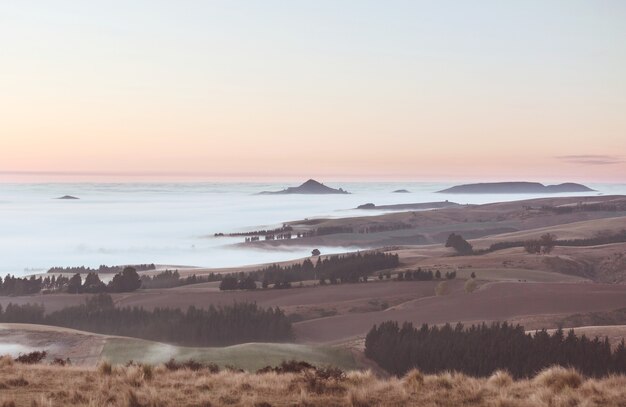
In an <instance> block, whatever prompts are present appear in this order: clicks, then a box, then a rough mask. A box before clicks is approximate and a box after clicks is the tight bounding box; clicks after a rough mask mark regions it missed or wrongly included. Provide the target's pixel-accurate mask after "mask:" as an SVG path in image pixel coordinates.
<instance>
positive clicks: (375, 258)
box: [220, 251, 400, 290]
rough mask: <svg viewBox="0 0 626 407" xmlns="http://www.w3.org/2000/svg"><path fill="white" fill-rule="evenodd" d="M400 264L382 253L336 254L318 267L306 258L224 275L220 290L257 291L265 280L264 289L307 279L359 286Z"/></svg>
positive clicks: (397, 258) (389, 255)
mask: <svg viewBox="0 0 626 407" xmlns="http://www.w3.org/2000/svg"><path fill="white" fill-rule="evenodd" d="M399 265H400V260H399V257H398V255H397V254H391V253H384V252H378V251H372V252H364V253H361V252H357V253H349V254H344V255H334V256H328V257H326V258H323V259H322V258H321V257H318V259H317V262H316V263H315V264H314V263H313V262H312V261H311V259H305V260H304V261H303V262H302V263H295V264H291V265H286V266H281V265H279V264H272V265H269V266H267V267H264V268H262V269H259V270H256V271H252V272H249V273H243V272H242V273H238V274H229V275H226V276H224V278H223V280H222V284H221V285H220V289H222V290H238V289H255V288H256V283H255V282H256V281H261V282H262V287H263V288H269V287H270V286H272V288H289V287H291V283H293V282H298V281H305V280H317V281H319V282H320V284H327V283H330V284H340V283H347V282H352V283H355V282H359V281H364V280H365V279H367V277H368V276H369V275H371V274H372V273H374V272H377V271H380V270H385V269H391V268H395V267H398V266H399Z"/></svg>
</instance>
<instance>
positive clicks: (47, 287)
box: [0, 267, 222, 296]
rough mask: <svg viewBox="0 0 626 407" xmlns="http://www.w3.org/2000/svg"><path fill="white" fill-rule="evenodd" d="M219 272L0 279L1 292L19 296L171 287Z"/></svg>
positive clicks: (130, 271)
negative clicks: (203, 274) (198, 274)
mask: <svg viewBox="0 0 626 407" xmlns="http://www.w3.org/2000/svg"><path fill="white" fill-rule="evenodd" d="M220 280H222V276H221V275H220V274H215V273H211V274H208V275H205V276H196V275H195V274H194V275H191V276H187V277H184V278H182V277H181V276H180V274H179V273H178V270H174V271H172V270H165V271H163V272H161V273H158V274H156V275H154V276H149V275H142V276H141V277H140V276H139V274H138V273H137V270H135V268H134V267H126V268H124V269H123V270H122V271H121V272H119V273H117V274H116V275H115V276H113V279H112V280H111V281H110V282H109V283H108V284H105V283H104V282H102V280H100V276H99V274H98V273H96V272H93V271H92V272H89V273H87V275H86V276H84V279H83V276H81V275H80V274H79V273H76V274H74V275H73V276H72V277H66V276H56V275H51V276H45V277H43V278H42V277H35V276H31V277H13V276H11V275H8V276H6V277H5V278H4V280H3V279H2V277H0V296H9V295H10V296H18V295H29V294H37V293H39V292H44V293H54V292H67V293H70V294H79V293H90V294H97V293H105V292H111V293H121V292H130V291H135V290H137V289H139V288H172V287H180V286H183V285H190V284H198V283H207V282H211V281H220Z"/></svg>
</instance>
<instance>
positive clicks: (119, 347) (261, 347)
mask: <svg viewBox="0 0 626 407" xmlns="http://www.w3.org/2000/svg"><path fill="white" fill-rule="evenodd" d="M102 357H103V358H106V359H108V360H109V361H110V362H112V363H114V364H123V363H126V362H128V361H129V360H134V361H137V362H142V363H152V364H156V363H162V362H166V361H168V360H169V359H170V358H174V359H176V360H179V361H182V360H188V359H194V360H196V361H199V362H213V363H216V364H217V365H219V366H221V367H224V366H226V365H231V366H235V367H238V368H241V369H244V370H248V371H256V370H258V369H260V368H262V367H265V366H268V365H270V366H275V365H278V364H280V363H281V362H282V361H284V360H291V359H296V360H304V361H306V362H309V363H311V364H313V365H316V366H326V365H333V366H337V367H339V368H341V369H344V370H354V369H357V368H358V366H357V364H356V362H355V360H354V358H353V357H352V354H351V353H350V351H348V350H346V349H341V348H333V347H329V346H308V345H299V344H284V343H248V344H243V345H235V346H228V347H224V348H191V347H184V346H173V345H167V344H163V343H158V342H150V341H144V340H139V339H130V338H109V339H107V341H106V344H105V345H104V349H103V350H102Z"/></svg>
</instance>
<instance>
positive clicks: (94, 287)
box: [82, 272, 106, 293]
mask: <svg viewBox="0 0 626 407" xmlns="http://www.w3.org/2000/svg"><path fill="white" fill-rule="evenodd" d="M82 291H83V292H86V293H103V292H105V291H106V285H105V284H104V283H103V282H102V281H100V277H99V276H98V273H94V272H91V273H88V274H87V276H86V277H85V282H84V283H83V287H82Z"/></svg>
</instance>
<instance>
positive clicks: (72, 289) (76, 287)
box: [67, 273, 83, 294]
mask: <svg viewBox="0 0 626 407" xmlns="http://www.w3.org/2000/svg"><path fill="white" fill-rule="evenodd" d="M82 283H83V281H82V279H81V278H80V274H78V273H76V274H74V275H73V276H72V278H70V280H69V281H68V282H67V292H68V293H71V294H77V293H79V292H80V290H81V286H82Z"/></svg>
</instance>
